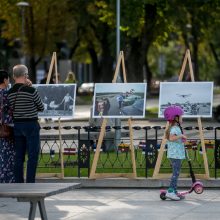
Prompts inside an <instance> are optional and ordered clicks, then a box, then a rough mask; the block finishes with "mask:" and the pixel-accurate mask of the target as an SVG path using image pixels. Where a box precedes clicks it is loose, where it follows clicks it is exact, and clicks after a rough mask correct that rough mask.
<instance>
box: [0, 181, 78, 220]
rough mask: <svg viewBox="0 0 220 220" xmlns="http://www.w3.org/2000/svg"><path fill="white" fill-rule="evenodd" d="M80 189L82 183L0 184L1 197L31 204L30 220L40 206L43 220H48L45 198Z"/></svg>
mask: <svg viewBox="0 0 220 220" xmlns="http://www.w3.org/2000/svg"><path fill="white" fill-rule="evenodd" d="M79 187H80V183H9V184H8V183H5V184H4V183H3V184H0V197H3V198H16V199H17V201H18V202H30V210H29V217H28V220H33V219H34V218H35V213H36V207H37V204H38V207H39V210H40V216H41V219H42V220H47V219H48V218H47V213H46V208H45V203H44V200H45V198H46V197H48V196H53V195H56V194H59V193H63V192H67V191H70V190H73V189H75V188H79Z"/></svg>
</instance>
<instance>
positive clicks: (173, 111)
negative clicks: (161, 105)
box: [164, 105, 184, 121]
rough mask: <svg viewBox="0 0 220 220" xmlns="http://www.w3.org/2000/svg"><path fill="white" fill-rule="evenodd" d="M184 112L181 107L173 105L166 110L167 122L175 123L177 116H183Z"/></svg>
mask: <svg viewBox="0 0 220 220" xmlns="http://www.w3.org/2000/svg"><path fill="white" fill-rule="evenodd" d="M183 113H184V111H183V109H182V108H181V107H180V106H177V105H171V106H169V107H167V108H166V109H165V110H164V118H165V119H166V120H167V121H173V120H174V119H175V117H176V116H181V115H183Z"/></svg>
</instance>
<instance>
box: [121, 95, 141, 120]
mask: <svg viewBox="0 0 220 220" xmlns="http://www.w3.org/2000/svg"><path fill="white" fill-rule="evenodd" d="M121 111H122V113H123V115H132V116H134V115H137V116H140V115H143V111H145V109H144V99H138V100H136V101H135V102H134V103H133V104H132V105H129V106H124V107H122V109H121Z"/></svg>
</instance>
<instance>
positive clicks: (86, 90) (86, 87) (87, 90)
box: [78, 83, 95, 94]
mask: <svg viewBox="0 0 220 220" xmlns="http://www.w3.org/2000/svg"><path fill="white" fill-rule="evenodd" d="M94 86H95V83H83V84H82V85H81V86H80V87H79V89H78V92H79V93H80V94H91V93H93V91H94Z"/></svg>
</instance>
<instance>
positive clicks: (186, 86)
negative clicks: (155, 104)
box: [160, 82, 213, 104]
mask: <svg viewBox="0 0 220 220" xmlns="http://www.w3.org/2000/svg"><path fill="white" fill-rule="evenodd" d="M212 99H213V82H166V83H161V84H160V103H161V104H163V103H165V104H166V103H167V102H169V101H172V102H174V101H175V102H177V103H183V102H187V101H188V102H203V103H204V102H210V101H211V102H212Z"/></svg>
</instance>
